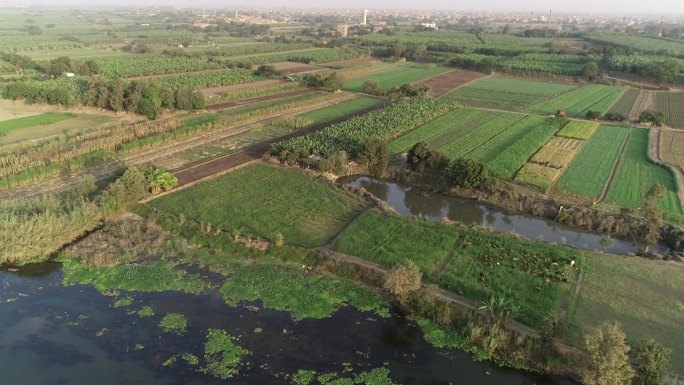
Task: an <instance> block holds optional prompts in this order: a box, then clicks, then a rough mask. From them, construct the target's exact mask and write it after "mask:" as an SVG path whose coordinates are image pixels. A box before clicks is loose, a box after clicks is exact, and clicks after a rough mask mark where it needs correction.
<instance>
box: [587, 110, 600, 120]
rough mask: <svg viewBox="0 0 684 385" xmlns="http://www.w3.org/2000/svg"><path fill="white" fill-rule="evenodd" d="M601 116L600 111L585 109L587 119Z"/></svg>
mask: <svg viewBox="0 0 684 385" xmlns="http://www.w3.org/2000/svg"><path fill="white" fill-rule="evenodd" d="M600 117H601V113H600V112H598V111H595V110H589V111H587V119H589V120H596V119H598V118H600Z"/></svg>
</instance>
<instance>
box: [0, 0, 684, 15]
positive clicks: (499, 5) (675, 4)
mask: <svg viewBox="0 0 684 385" xmlns="http://www.w3.org/2000/svg"><path fill="white" fill-rule="evenodd" d="M59 4H63V5H69V6H87V7H93V6H126V5H129V6H140V5H143V6H159V5H170V6H179V7H202V6H205V7H216V8H231V7H244V8H246V7H268V6H273V7H283V6H285V7H289V8H304V7H311V8H342V7H341V3H339V2H333V1H329V2H326V1H320V0H319V1H315V0H287V1H284V0H280V1H279V0H251V1H249V2H245V1H244V0H243V1H238V2H226V1H224V0H148V1H145V2H144V3H142V4H141V3H139V2H136V1H130V0H124V1H113V0H59V1H51V0H23V1H21V0H0V6H3V5H4V6H21V5H44V6H56V5H59ZM343 7H344V8H352V7H356V8H369V9H371V10H372V9H382V8H384V9H392V8H394V9H413V10H420V9H423V10H429V9H433V10H460V11H503V12H530V11H535V13H536V12H540V13H541V12H548V10H549V9H553V10H554V11H555V12H559V13H561V12H564V13H568V12H573V13H584V14H589V13H612V14H649V15H661V14H662V15H665V16H666V17H667V16H674V15H684V1H682V0H655V1H648V2H645V1H638V0H625V1H620V2H616V1H615V0H575V1H572V2H569V1H567V0H564V1H560V0H527V1H516V2H513V1H502V0H478V1H477V2H454V1H449V0H433V1H430V2H424V1H421V2H416V1H409V0H374V1H370V0H368V1H363V0H347V1H345V2H344V3H343Z"/></svg>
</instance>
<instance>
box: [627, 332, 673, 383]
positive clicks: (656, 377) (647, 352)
mask: <svg viewBox="0 0 684 385" xmlns="http://www.w3.org/2000/svg"><path fill="white" fill-rule="evenodd" d="M671 354H672V351H671V350H669V349H667V348H665V347H664V346H663V345H661V344H659V343H657V342H655V341H654V340H648V341H644V342H642V343H641V345H639V349H638V350H637V352H636V357H637V360H638V361H639V367H638V371H639V377H640V379H641V382H642V383H643V384H645V385H658V384H660V383H661V379H662V378H663V376H664V375H665V371H666V370H667V369H668V368H669V366H670V355H671Z"/></svg>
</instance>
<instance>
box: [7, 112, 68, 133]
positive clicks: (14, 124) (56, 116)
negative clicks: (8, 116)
mask: <svg viewBox="0 0 684 385" xmlns="http://www.w3.org/2000/svg"><path fill="white" fill-rule="evenodd" d="M73 117H74V115H73V114H60V113H47V114H40V115H33V116H27V117H23V118H18V119H12V120H5V121H3V122H0V135H7V134H8V133H9V132H12V131H15V130H20V129H22V128H28V127H36V126H45V125H48V124H52V123H57V122H61V121H62V120H67V119H72V118H73Z"/></svg>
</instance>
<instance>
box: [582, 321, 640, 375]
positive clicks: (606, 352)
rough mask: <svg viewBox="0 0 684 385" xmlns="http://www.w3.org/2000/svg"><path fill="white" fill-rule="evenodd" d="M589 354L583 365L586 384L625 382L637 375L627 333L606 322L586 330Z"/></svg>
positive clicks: (585, 341)
mask: <svg viewBox="0 0 684 385" xmlns="http://www.w3.org/2000/svg"><path fill="white" fill-rule="evenodd" d="M584 343H585V349H586V351H587V354H586V356H585V357H584V360H583V362H582V366H581V368H580V375H581V377H582V383H584V384H585V385H624V384H629V383H630V381H631V380H632V378H633V377H634V370H633V369H632V366H631V364H630V362H629V355H628V353H629V345H628V344H627V341H626V337H625V333H624V332H623V331H622V330H620V328H619V327H618V326H617V325H616V324H613V323H604V324H602V325H600V326H598V327H596V328H592V329H590V330H589V331H588V332H587V333H585V334H584Z"/></svg>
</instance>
